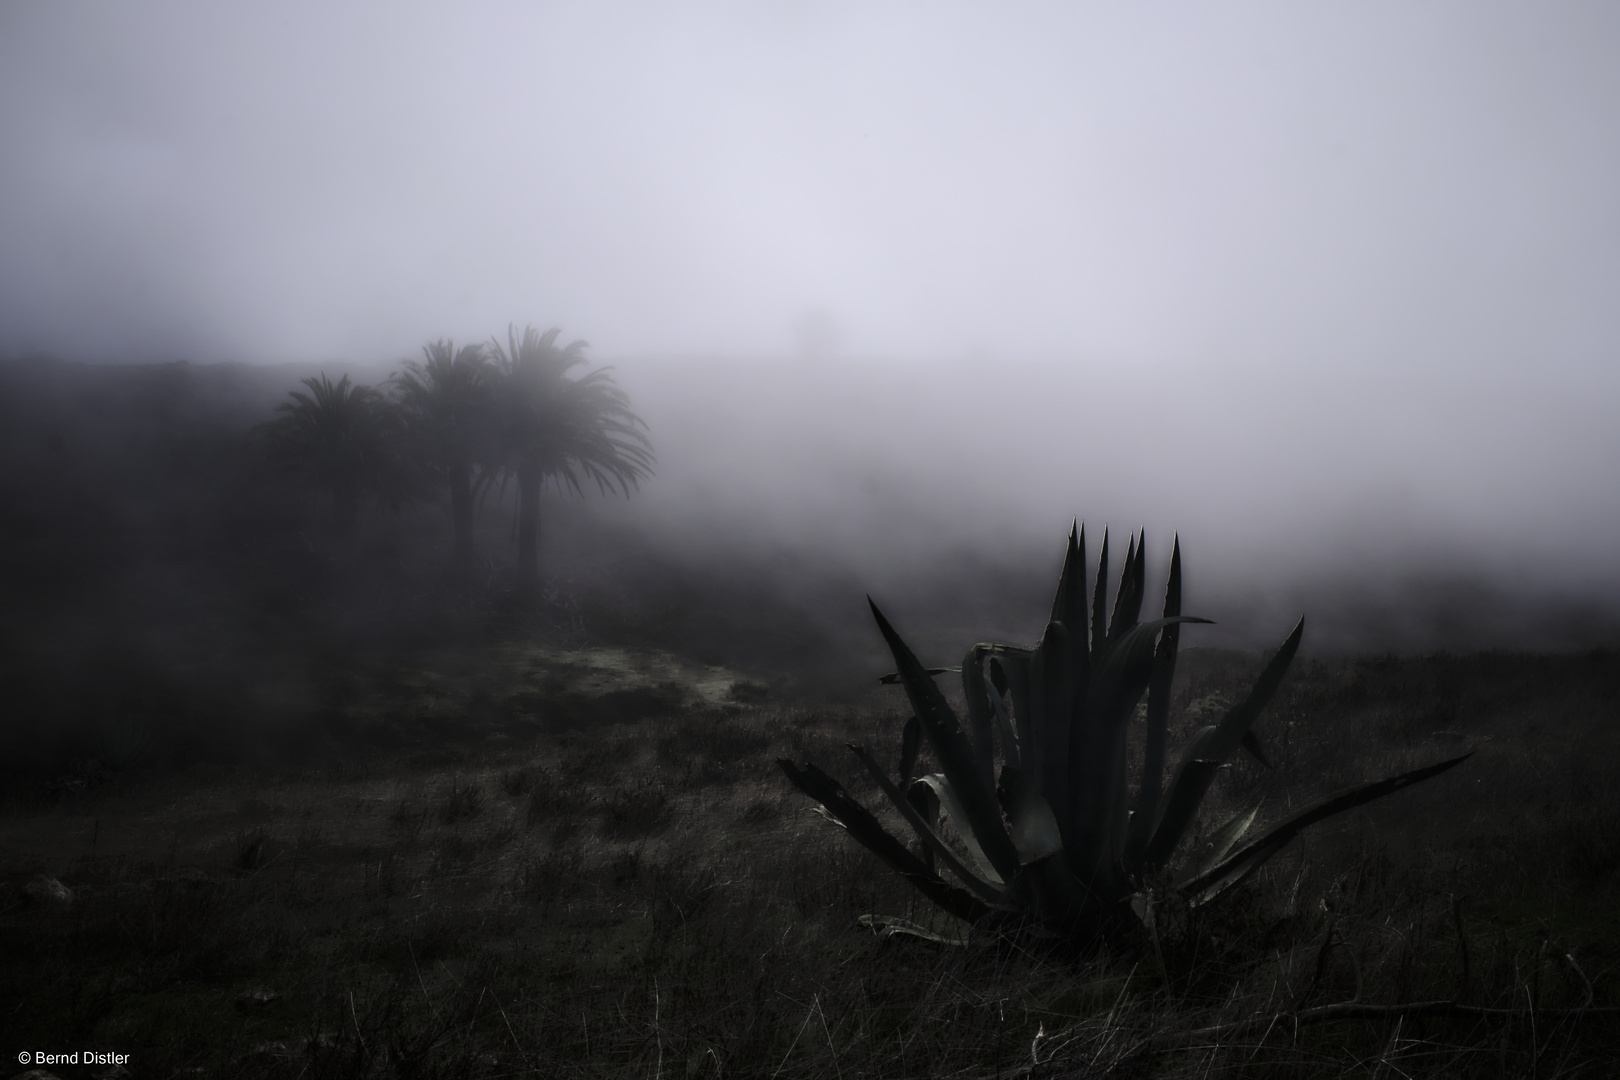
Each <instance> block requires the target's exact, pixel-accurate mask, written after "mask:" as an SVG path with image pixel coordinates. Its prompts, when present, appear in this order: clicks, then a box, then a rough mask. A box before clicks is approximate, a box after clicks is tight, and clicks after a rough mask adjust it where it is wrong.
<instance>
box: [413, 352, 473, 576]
mask: <svg viewBox="0 0 1620 1080" xmlns="http://www.w3.org/2000/svg"><path fill="white" fill-rule="evenodd" d="M422 352H423V355H424V356H425V357H426V363H418V362H416V361H414V360H412V361H406V363H405V370H404V371H403V372H401V373H399V374H397V375H395V376H394V380H393V381H394V387H395V392H396V393H397V394H398V396H399V401H400V405H401V406H402V408H403V410H404V415H405V421H406V425H407V427H408V428H409V429H410V431H411V434H412V437H413V440H414V442H415V444H416V447H417V449H418V451H419V455H420V457H421V458H423V459H424V460H425V462H426V463H427V465H428V466H429V468H431V469H432V470H433V471H434V472H436V473H438V474H439V476H440V478H441V479H442V480H443V481H445V482H447V483H448V484H449V487H450V516H451V520H452V523H453V525H454V527H455V537H456V540H455V557H456V564H457V566H458V567H460V568H461V569H462V570H463V571H465V570H467V569H469V568H470V566H471V564H472V516H473V515H472V512H473V501H474V493H473V483H472V470H473V466H474V465H475V464H481V465H484V466H485V467H486V469H487V468H488V467H489V466H490V465H491V464H492V462H493V459H494V454H495V444H494V440H493V438H492V437H491V421H492V419H493V417H494V408H493V401H494V398H493V395H492V393H491V390H492V388H493V384H492V379H491V376H492V375H493V372H492V370H491V368H490V366H489V358H488V357H487V356H486V355H485V353H484V346H483V345H464V346H462V347H461V348H460V349H457V348H456V346H455V342H453V341H449V340H447V339H443V338H441V339H440V340H438V341H435V342H433V343H432V344H430V345H425V346H423V348H422Z"/></svg>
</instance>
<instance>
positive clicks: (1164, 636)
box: [1125, 535, 1181, 863]
mask: <svg viewBox="0 0 1620 1080" xmlns="http://www.w3.org/2000/svg"><path fill="white" fill-rule="evenodd" d="M1180 614H1181V537H1180V536H1179V535H1178V536H1176V538H1175V541H1174V542H1173V543H1172V545H1171V548H1170V576H1169V577H1168V579H1167V580H1166V581H1165V585H1164V617H1165V618H1167V619H1171V618H1175V617H1176V616H1178V615H1180ZM1180 643H1181V627H1180V625H1179V624H1177V623H1171V624H1170V625H1168V626H1166V627H1165V628H1164V632H1163V633H1161V634H1160V635H1159V644H1158V647H1157V648H1155V649H1154V652H1153V670H1152V672H1151V673H1150V674H1149V676H1148V707H1147V731H1146V733H1145V735H1144V739H1143V750H1142V778H1141V782H1140V787H1139V788H1138V790H1137V795H1136V809H1135V811H1133V812H1132V815H1131V819H1130V824H1129V826H1128V829H1129V833H1130V835H1129V836H1128V837H1127V839H1126V842H1125V858H1126V861H1127V862H1128V863H1135V862H1138V861H1140V859H1141V856H1142V852H1143V850H1144V849H1145V848H1146V847H1147V843H1148V838H1149V836H1150V835H1151V830H1152V828H1153V824H1154V821H1155V820H1156V819H1157V817H1158V813H1159V798H1160V796H1161V795H1162V794H1163V792H1164V761H1165V753H1166V750H1167V745H1168V739H1169V730H1170V684H1171V683H1172V682H1173V681H1174V680H1175V675H1176V650H1177V648H1178V646H1179V645H1180Z"/></svg>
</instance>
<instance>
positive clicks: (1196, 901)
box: [1185, 833, 1293, 907]
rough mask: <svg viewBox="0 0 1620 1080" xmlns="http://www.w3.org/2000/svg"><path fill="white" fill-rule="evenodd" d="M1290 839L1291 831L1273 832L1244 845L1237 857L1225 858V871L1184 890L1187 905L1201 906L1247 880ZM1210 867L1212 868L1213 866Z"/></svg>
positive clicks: (1291, 837)
mask: <svg viewBox="0 0 1620 1080" xmlns="http://www.w3.org/2000/svg"><path fill="white" fill-rule="evenodd" d="M1291 839H1293V834H1291V833H1290V834H1288V835H1287V836H1278V835H1275V834H1273V835H1271V836H1269V837H1268V838H1267V839H1266V840H1265V841H1264V842H1263V843H1257V844H1252V845H1250V846H1248V847H1245V848H1244V850H1243V851H1242V852H1241V853H1240V854H1239V855H1238V856H1237V857H1235V858H1231V859H1229V860H1227V862H1226V864H1225V873H1223V874H1221V875H1219V876H1217V877H1215V878H1214V879H1213V880H1210V881H1208V883H1206V884H1204V885H1203V886H1202V887H1201V888H1199V889H1197V890H1195V891H1187V892H1185V895H1186V896H1187V902H1188V906H1190V907H1202V906H1203V905H1205V904H1207V903H1209V902H1210V901H1211V900H1214V899H1215V898H1216V897H1217V896H1220V895H1221V894H1222V893H1224V892H1226V890H1228V889H1230V888H1233V887H1234V886H1237V885H1241V884H1242V883H1243V882H1244V881H1247V880H1248V877H1249V875H1250V874H1252V873H1254V872H1255V871H1256V870H1258V869H1260V867H1261V865H1262V864H1264V863H1265V861H1266V860H1267V859H1269V858H1271V857H1272V856H1273V855H1275V854H1277V852H1279V851H1281V850H1282V849H1283V848H1285V847H1287V846H1288V841H1290V840H1291ZM1211 869H1213V867H1212V868H1211Z"/></svg>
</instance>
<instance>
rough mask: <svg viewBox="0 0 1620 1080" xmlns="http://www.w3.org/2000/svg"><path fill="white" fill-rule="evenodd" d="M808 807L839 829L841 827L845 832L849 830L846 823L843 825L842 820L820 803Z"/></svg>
mask: <svg viewBox="0 0 1620 1080" xmlns="http://www.w3.org/2000/svg"><path fill="white" fill-rule="evenodd" d="M810 809H811V810H812V811H814V812H815V813H816V814H818V815H819V816H821V817H822V818H824V819H826V820H827V821H830V822H832V823H833V824H834V825H836V826H838V827H839V828H840V829H843V830H844V831H845V832H848V831H849V826H848V825H845V824H844V823H843V822H842V821H839V820H838V816H837V815H836V814H834V813H833V812H832V811H831V810H828V809H827V808H826V807H825V806H822V805H821V804H820V803H816V805H814V806H812V807H811V808H810Z"/></svg>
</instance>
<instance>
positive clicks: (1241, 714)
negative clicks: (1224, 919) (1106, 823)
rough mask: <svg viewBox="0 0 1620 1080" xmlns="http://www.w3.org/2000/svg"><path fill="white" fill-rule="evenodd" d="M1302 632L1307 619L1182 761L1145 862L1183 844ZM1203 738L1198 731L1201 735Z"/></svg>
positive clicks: (1160, 861) (1155, 862)
mask: <svg viewBox="0 0 1620 1080" xmlns="http://www.w3.org/2000/svg"><path fill="white" fill-rule="evenodd" d="M1304 632H1305V620H1304V619H1303V618H1302V619H1300V620H1299V622H1298V623H1296V624H1295V626H1294V629H1293V632H1292V633H1290V634H1289V635H1288V638H1287V640H1285V641H1284V642H1283V643H1282V646H1281V647H1280V648H1279V649H1278V650H1277V653H1276V655H1275V656H1273V657H1272V658H1271V660H1270V662H1269V663H1267V664H1266V667H1265V670H1264V671H1262V672H1261V673H1260V678H1259V679H1257V680H1256V681H1255V684H1254V687H1253V688H1252V689H1251V690H1250V691H1249V696H1248V697H1246V698H1244V699H1243V701H1241V702H1239V703H1238V704H1237V705H1235V706H1233V707H1232V709H1231V710H1230V711H1229V712H1228V713H1227V714H1226V716H1224V717H1223V718H1222V719H1221V722H1220V723H1219V724H1217V725H1215V727H1214V729H1213V734H1211V735H1209V736H1207V737H1201V738H1200V748H1199V753H1198V756H1197V757H1195V758H1189V759H1184V761H1183V765H1182V767H1181V768H1180V769H1178V770H1177V776H1176V778H1175V780H1174V782H1173V783H1172V785H1171V790H1170V797H1169V798H1168V799H1167V800H1166V802H1165V805H1164V811H1163V813H1162V814H1161V815H1160V817H1159V820H1158V822H1157V823H1156V825H1155V827H1154V830H1153V836H1152V838H1151V839H1150V840H1149V841H1148V845H1147V849H1146V850H1145V851H1144V852H1143V855H1142V859H1143V862H1145V863H1147V864H1148V865H1151V866H1162V865H1164V863H1165V862H1166V861H1167V860H1168V859H1169V857H1170V855H1171V853H1172V852H1174V851H1175V848H1176V845H1177V844H1179V843H1181V839H1182V837H1183V836H1184V835H1186V831H1187V827H1188V826H1189V825H1190V824H1191V823H1192V819H1193V815H1194V814H1196V813H1197V812H1198V806H1199V803H1201V802H1202V801H1203V798H1204V793H1205V792H1207V791H1208V790H1209V785H1210V782H1211V781H1212V780H1214V778H1215V770H1216V769H1217V768H1219V767H1220V765H1221V764H1223V763H1224V762H1225V761H1226V760H1227V759H1228V758H1230V757H1231V756H1232V753H1233V752H1234V751H1235V750H1237V748H1238V746H1239V745H1241V744H1242V742H1243V736H1244V735H1245V734H1246V733H1247V732H1248V730H1249V726H1250V725H1251V724H1253V723H1254V721H1255V718H1256V717H1257V716H1259V715H1260V712H1261V710H1263V709H1264V708H1265V707H1266V705H1267V703H1269V702H1270V701H1271V696H1272V694H1274V693H1276V690H1277V687H1278V685H1279V684H1280V683H1281V682H1282V679H1283V676H1284V675H1285V674H1287V672H1288V665H1289V664H1290V663H1292V662H1293V659H1294V653H1295V652H1297V651H1298V650H1299V641H1300V637H1301V636H1302V635H1303V634H1304ZM1205 730H1209V729H1205ZM1202 735H1203V733H1202V732H1200V736H1202Z"/></svg>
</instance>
